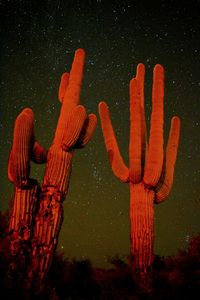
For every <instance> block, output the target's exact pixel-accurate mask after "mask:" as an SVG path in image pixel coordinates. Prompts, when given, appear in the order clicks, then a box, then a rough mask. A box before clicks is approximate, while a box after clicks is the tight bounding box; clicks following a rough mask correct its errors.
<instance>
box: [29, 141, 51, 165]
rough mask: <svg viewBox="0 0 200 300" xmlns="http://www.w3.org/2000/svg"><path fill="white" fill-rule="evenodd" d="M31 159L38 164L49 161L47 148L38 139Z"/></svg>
mask: <svg viewBox="0 0 200 300" xmlns="http://www.w3.org/2000/svg"><path fill="white" fill-rule="evenodd" d="M31 160H32V161H33V162H34V163H36V164H43V163H46V161H47V150H46V149H44V148H43V147H42V146H41V145H40V144H39V143H38V141H36V140H35V141H34V144H33V149H32V153H31Z"/></svg>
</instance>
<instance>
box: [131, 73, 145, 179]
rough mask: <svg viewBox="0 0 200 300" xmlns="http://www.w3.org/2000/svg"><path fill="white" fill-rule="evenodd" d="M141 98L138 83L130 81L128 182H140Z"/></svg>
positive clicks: (135, 80) (134, 80)
mask: <svg viewBox="0 0 200 300" xmlns="http://www.w3.org/2000/svg"><path fill="white" fill-rule="evenodd" d="M140 102H141V98H140V86H139V81H138V80H137V79H136V78H133V79H132V80H131V81H130V143H129V160H130V162H129V165H130V167H129V171H130V181H131V182H133V183H138V182H140V181H141V176H142V168H141V153H142V151H141V143H142V140H141V103H140Z"/></svg>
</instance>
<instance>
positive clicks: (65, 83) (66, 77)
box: [58, 72, 70, 103]
mask: <svg viewBox="0 0 200 300" xmlns="http://www.w3.org/2000/svg"><path fill="white" fill-rule="evenodd" d="M69 76H70V74H69V73H66V72H65V73H63V74H62V76H61V80H60V86H59V90H58V99H59V101H60V102H61V103H63V100H64V97H65V92H66V89H67V86H68V84H69Z"/></svg>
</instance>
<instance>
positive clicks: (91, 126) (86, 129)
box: [75, 114, 97, 149]
mask: <svg viewBox="0 0 200 300" xmlns="http://www.w3.org/2000/svg"><path fill="white" fill-rule="evenodd" d="M96 126H97V117H96V115H95V114H89V115H88V117H87V119H86V120H85V123H84V125H83V128H82V131H81V133H80V136H79V138H78V140H77V142H76V144H75V148H76V149H80V148H83V147H85V146H86V145H87V143H88V142H89V141H90V140H91V138H92V136H93V133H94V131H95V128H96Z"/></svg>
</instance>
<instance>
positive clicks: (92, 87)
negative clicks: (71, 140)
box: [0, 0, 200, 266]
mask: <svg viewBox="0 0 200 300" xmlns="http://www.w3.org/2000/svg"><path fill="white" fill-rule="evenodd" d="M145 2H146V3H147V1H134V0H132V1H112V0H96V1H95V0H94V1H93V0H90V1H89V0H82V1H81V0H79V1H78V0H73V1H72V0H71V1H70V0H66V1H64V0H60V1H59V0H55V1H46V0H45V1H26V0H21V1H20V0H19V1H12V0H10V1H8V0H7V1H6V0H5V1H3V0H1V1H0V9H1V17H0V19H1V62H0V72H1V77H0V80H1V82H0V83H1V101H0V140H1V143H0V169H1V177H0V187H1V199H0V209H1V210H3V211H5V210H6V208H7V207H8V203H9V201H10V199H11V198H12V194H13V186H12V184H11V183H10V182H9V181H8V179H7V162H8V156H9V150H10V148H11V145H12V133H13V126H14V121H15V118H16V117H17V115H18V114H19V112H20V111H21V110H22V109H23V108H25V107H31V108H32V109H33V111H34V113H35V133H36V137H37V139H38V140H39V142H40V143H41V144H42V145H43V146H45V147H46V148H48V147H49V146H50V144H51V141H52V138H53V135H54V130H55V128H56V122H57V119H58V115H59V109H60V103H59V101H58V97H57V90H58V86H59V81H60V76H61V74H62V73H63V72H64V71H69V70H70V67H71V63H72V59H73V55H74V51H75V50H76V49H77V48H80V47H81V48H84V49H85V51H86V64H85V71H84V82H83V86H82V93H81V103H82V104H84V105H85V107H86V108H87V111H88V112H89V113H90V112H94V113H96V114H97V112H98V109H97V108H98V103H99V102H100V101H102V100H105V101H107V103H108V104H109V106H110V110H111V117H112V121H113V126H114V128H115V132H116V135H117V139H118V142H119V146H120V149H121V153H122V154H123V157H124V160H125V161H126V163H127V164H128V144H129V93H128V85H129V80H130V79H131V78H132V77H133V76H134V74H135V70H136V66H137V64H138V63H140V62H142V63H144V64H145V66H146V82H145V101H146V114H147V117H146V119H147V122H148V124H149V117H150V109H151V84H152V70H153V67H154V65H155V64H157V63H160V64H162V65H163V66H164V68H165V143H166V141H167V136H168V132H169V125H170V119H171V118H172V116H173V115H178V116H180V118H181V121H182V128H181V139H180V147H179V152H178V160H177V164H176V169H175V178H174V184H173V188H172V191H171V194H170V196H169V197H168V199H167V200H166V201H165V202H164V203H162V204H160V205H158V206H156V210H155V253H156V254H160V255H172V254H175V253H177V250H178V249H179V248H181V247H184V246H186V245H187V242H188V240H189V238H190V236H192V235H195V234H197V233H198V232H200V139H199V130H200V25H199V23H200V21H199V15H200V1H188V2H187V3H188V4H186V5H185V4H182V6H180V4H179V6H178V4H176V1H159V5H158V4H157V5H156V3H155V2H154V3H155V4H152V2H153V1H151V6H150V4H148V5H149V6H147V4H146V3H145ZM149 2H150V1H149ZM156 2H157V1H156ZM177 2H178V1H177ZM182 3H184V2H182ZM98 120H99V117H98ZM148 126H149V125H148ZM43 171H44V167H43V166H35V165H32V171H31V177H32V178H36V179H38V180H39V181H40V182H41V181H42V176H43ZM58 250H59V251H64V253H65V255H66V256H67V257H69V258H70V259H71V258H73V257H76V258H78V259H85V258H89V259H90V260H91V261H92V262H93V263H94V264H95V265H98V266H102V265H104V266H105V265H106V260H107V257H110V256H113V255H115V254H119V255H122V256H123V255H128V254H129V186H128V185H127V184H124V183H121V182H119V181H118V180H117V179H116V178H115V176H114V175H113V173H112V171H111V168H110V165H109V162H108V158H107V153H106V150H105V146H104V142H103V138H102V132H101V128H100V122H98V127H97V130H96V132H95V136H94V138H93V139H92V141H91V142H90V144H89V145H88V146H87V147H86V148H84V149H83V150H79V151H77V152H76V153H75V156H74V160H73V170H72V176H71V181H70V187H69V193H68V196H67V198H66V200H65V202H64V223H63V226H62V230H61V233H60V237H59V244H58Z"/></svg>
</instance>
